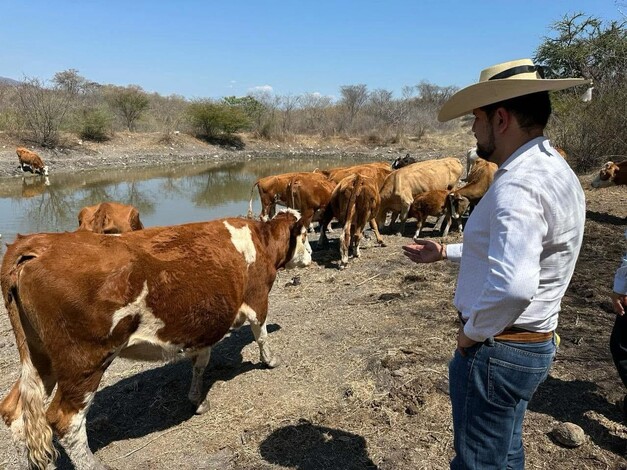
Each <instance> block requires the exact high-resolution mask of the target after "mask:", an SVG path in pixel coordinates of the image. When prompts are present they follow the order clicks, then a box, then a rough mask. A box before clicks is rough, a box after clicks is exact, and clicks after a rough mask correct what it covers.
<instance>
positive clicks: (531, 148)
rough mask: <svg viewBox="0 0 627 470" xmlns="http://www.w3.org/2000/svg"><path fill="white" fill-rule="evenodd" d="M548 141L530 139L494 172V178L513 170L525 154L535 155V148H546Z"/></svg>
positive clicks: (545, 139)
mask: <svg viewBox="0 0 627 470" xmlns="http://www.w3.org/2000/svg"><path fill="white" fill-rule="evenodd" d="M548 143H549V139H548V138H547V137H545V136H540V137H536V138H534V139H531V140H530V141H529V142H526V143H524V144H523V145H521V146H520V147H518V149H516V151H515V152H514V153H512V154H511V155H510V156H509V158H508V159H507V160H505V162H503V164H502V165H501V166H500V167H499V169H498V170H497V171H496V174H495V176H497V175H499V174H501V173H505V172H506V171H508V170H513V169H515V168H516V167H517V166H518V165H520V164H521V162H522V161H523V160H524V157H525V156H526V155H527V154H530V153H535V152H536V151H537V147H546V145H548Z"/></svg>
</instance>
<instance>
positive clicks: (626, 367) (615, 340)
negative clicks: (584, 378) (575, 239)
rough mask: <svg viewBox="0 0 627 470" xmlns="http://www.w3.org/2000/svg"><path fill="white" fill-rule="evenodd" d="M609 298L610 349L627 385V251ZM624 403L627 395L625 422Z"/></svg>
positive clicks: (615, 276) (622, 405)
mask: <svg viewBox="0 0 627 470" xmlns="http://www.w3.org/2000/svg"><path fill="white" fill-rule="evenodd" d="M625 239H627V230H625ZM611 298H612V306H613V307H614V312H615V313H616V321H615V322H614V328H612V335H611V336H610V351H611V352H612V359H614V364H615V365H616V370H618V375H619V376H620V379H621V380H622V381H623V384H624V385H625V387H627V316H626V315H625V308H627V252H626V253H625V256H624V257H623V262H622V264H621V266H620V267H619V268H618V269H617V270H616V274H615V275H614V289H613V292H612V295H611ZM625 405H627V395H625V397H624V398H623V400H622V403H619V407H620V408H621V409H622V412H623V421H625V422H627V406H625Z"/></svg>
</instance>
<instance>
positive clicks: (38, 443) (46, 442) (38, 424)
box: [2, 256, 57, 469]
mask: <svg viewBox="0 0 627 470" xmlns="http://www.w3.org/2000/svg"><path fill="white" fill-rule="evenodd" d="M28 259H30V257H25V256H20V258H18V260H17V262H16V263H15V265H14V267H13V269H12V270H11V272H10V273H9V274H8V275H7V276H6V278H3V279H2V283H3V286H2V288H3V289H2V290H3V295H4V300H5V305H6V307H7V312H8V314H9V319H10V320H11V325H12V327H13V331H14V333H15V339H16V343H17V347H18V351H19V354H20V363H21V368H22V370H21V375H20V378H19V381H20V384H19V394H20V401H21V404H22V416H21V418H18V419H22V423H23V437H24V440H25V441H26V448H27V454H28V460H29V462H30V464H31V465H32V466H33V467H34V468H38V469H45V468H48V465H50V464H52V463H53V462H54V461H55V460H56V458H57V451H56V449H55V448H54V445H53V443H52V436H53V433H52V428H51V427H50V424H49V423H48V420H47V419H46V410H45V405H44V400H45V397H46V392H45V389H44V384H43V381H42V379H41V377H40V375H39V373H38V372H37V369H36V368H35V366H34V364H33V361H32V355H31V351H30V349H29V346H28V341H27V339H26V338H27V336H26V330H28V331H29V332H30V331H35V330H34V326H33V325H32V324H30V322H29V320H28V317H27V315H25V314H24V310H23V308H22V305H21V301H20V296H19V290H18V282H17V281H18V278H19V275H20V272H21V268H22V265H23V263H24V262H28ZM5 284H8V285H5ZM25 322H28V323H29V324H28V327H27V328H25V325H24V323H25Z"/></svg>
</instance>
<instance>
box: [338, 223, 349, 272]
mask: <svg viewBox="0 0 627 470" xmlns="http://www.w3.org/2000/svg"><path fill="white" fill-rule="evenodd" d="M350 245H351V225H350V222H346V223H345V224H344V227H342V233H340V269H344V268H345V267H346V266H347V265H348V251H349V250H350Z"/></svg>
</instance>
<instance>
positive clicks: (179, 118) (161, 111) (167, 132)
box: [150, 93, 189, 141]
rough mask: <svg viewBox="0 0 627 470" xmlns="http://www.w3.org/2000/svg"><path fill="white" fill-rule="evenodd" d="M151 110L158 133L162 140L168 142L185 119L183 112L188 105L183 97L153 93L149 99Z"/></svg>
mask: <svg viewBox="0 0 627 470" xmlns="http://www.w3.org/2000/svg"><path fill="white" fill-rule="evenodd" d="M150 101H151V105H150V106H151V109H152V110H153V114H154V118H155V120H156V121H157V123H158V126H159V131H160V132H161V133H162V134H163V139H164V140H166V141H167V140H170V139H171V138H172V134H173V133H174V131H175V130H177V129H178V128H179V127H180V125H181V123H182V122H183V120H184V118H185V112H186V109H187V107H188V105H189V103H188V102H187V101H186V100H185V98H184V97H183V96H179V95H170V96H161V95H159V94H158V93H154V94H153V95H151V97H150Z"/></svg>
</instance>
